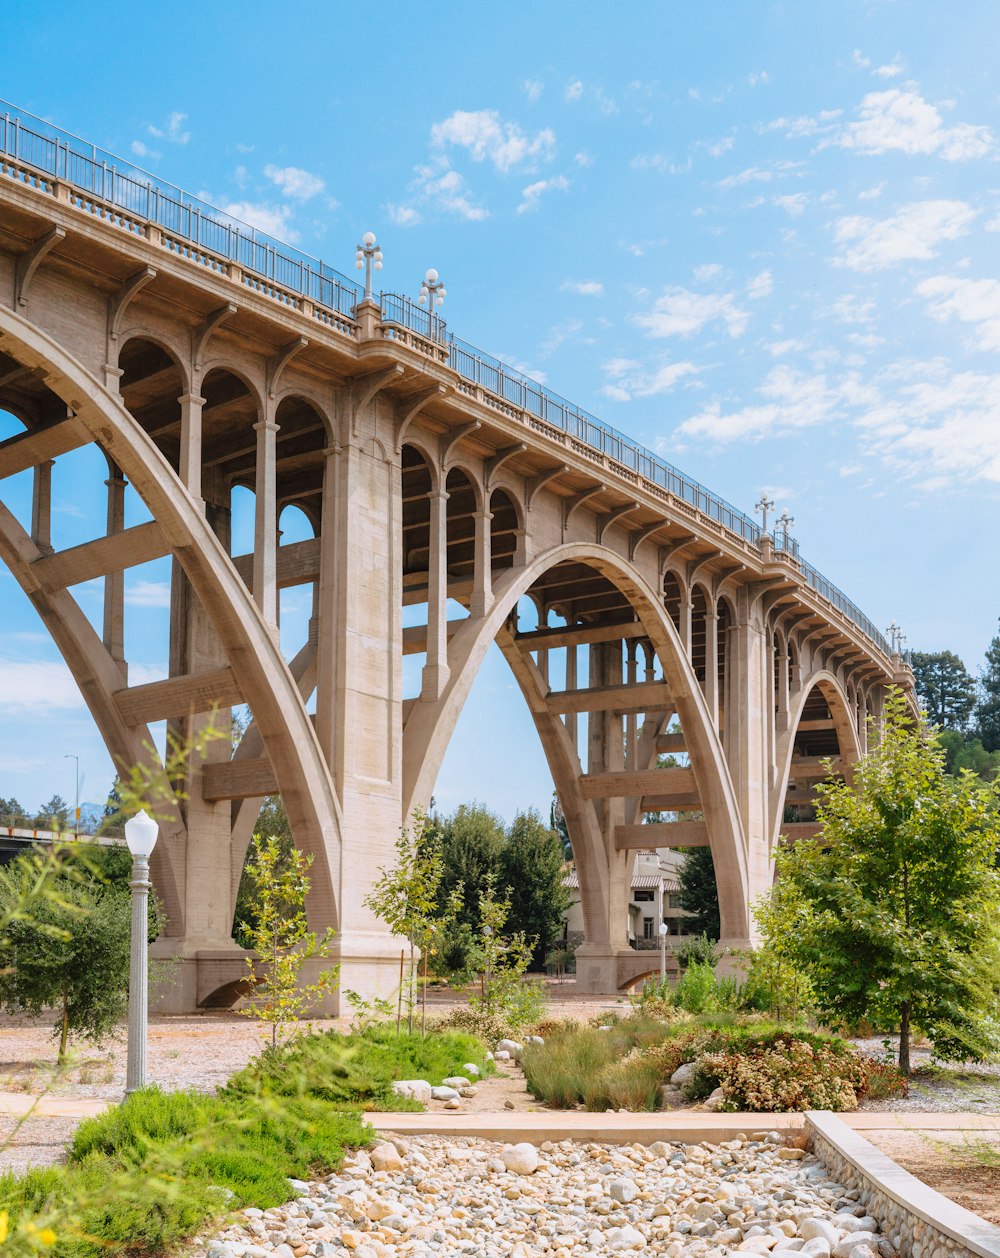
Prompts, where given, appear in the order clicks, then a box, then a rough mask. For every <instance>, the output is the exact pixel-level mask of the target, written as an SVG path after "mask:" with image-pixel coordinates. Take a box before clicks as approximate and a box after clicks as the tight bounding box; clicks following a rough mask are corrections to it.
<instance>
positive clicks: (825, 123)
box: [760, 109, 843, 140]
mask: <svg viewBox="0 0 1000 1258" xmlns="http://www.w3.org/2000/svg"><path fill="white" fill-rule="evenodd" d="M842 112H843V111H842V110H840V109H821V110H820V112H819V113H818V114H817V115H816V117H815V118H810V117H809V115H808V114H800V115H799V117H798V118H784V117H782V118H775V119H774V120H773V121H772V122H767V123H765V124H764V125H763V126H762V127H761V128H760V130H762V131H784V133H785V139H786V140H800V139H803V138H808V137H810V136H814V135H826V134H829V133H830V132H831V131H833V130H835V124H836V121H837V119H838V118H839V117H840V115H841V113H842Z"/></svg>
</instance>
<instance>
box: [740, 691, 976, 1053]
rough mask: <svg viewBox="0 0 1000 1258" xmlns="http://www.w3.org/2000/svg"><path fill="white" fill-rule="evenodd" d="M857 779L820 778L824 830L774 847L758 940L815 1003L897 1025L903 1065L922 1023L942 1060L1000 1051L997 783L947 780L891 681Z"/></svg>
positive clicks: (848, 1017) (926, 734)
mask: <svg viewBox="0 0 1000 1258" xmlns="http://www.w3.org/2000/svg"><path fill="white" fill-rule="evenodd" d="M873 739H874V742H875V746H874V748H873V750H872V751H870V752H869V753H868V754H867V755H866V756H864V757H863V758H862V759H861V760H860V761H859V762H858V763H857V765H856V766H855V768H854V774H853V780H852V782H851V783H850V784H848V783H847V782H845V781H833V782H829V783H825V784H824V785H823V786H821V787H820V788H819V791H820V795H821V799H820V802H819V804H818V809H817V811H818V814H819V820H820V823H821V826H822V830H821V832H820V835H819V836H818V837H817V838H816V839H815V840H809V841H806V840H800V841H799V842H798V843H796V845H795V846H794V847H793V848H790V849H788V850H786V851H784V852H782V853H780V854H779V856H778V872H779V877H778V881H777V884H776V886H775V890H774V893H773V901H772V910H773V911H772V912H771V914H770V920H769V921H765V922H764V926H765V930H766V936H765V937H766V939H767V941H768V943H770V944H772V945H775V946H778V947H780V948H781V950H782V956H783V957H784V958H786V959H787V960H789V961H791V962H792V963H793V964H796V965H799V966H801V967H803V968H804V969H805V970H806V972H807V974H808V977H809V978H810V980H811V983H812V988H813V992H814V996H815V999H816V1004H817V1007H818V1009H819V1011H820V1013H821V1014H822V1015H824V1016H825V1017H828V1018H831V1019H834V1020H837V1021H840V1020H843V1021H845V1022H847V1023H848V1024H849V1025H856V1024H857V1023H858V1022H859V1021H860V1020H861V1019H862V1018H867V1019H869V1020H870V1021H873V1022H875V1023H876V1024H877V1025H882V1026H898V1027H899V1031H900V1041H899V1067H900V1070H901V1071H903V1072H904V1073H909V1069H910V1031H911V1028H913V1027H919V1028H920V1029H921V1030H922V1031H924V1032H925V1033H926V1035H927V1036H928V1038H929V1039H930V1040H931V1042H932V1043H933V1045H934V1050H935V1052H936V1053H937V1054H938V1055H940V1056H946V1057H951V1058H953V1059H962V1060H968V1059H971V1058H977V1059H978V1058H982V1057H984V1056H986V1055H988V1054H989V1053H991V1052H992V1051H994V1050H995V1049H996V1048H997V1047H998V1036H997V1024H996V1021H995V1017H996V1008H997V999H998V975H1000V968H998V967H1000V926H998V923H1000V871H998V870H997V869H996V868H995V866H994V855H995V852H996V850H997V845H998V842H1000V827H998V821H997V796H998V792H997V788H996V787H995V786H994V785H987V784H986V783H983V782H982V781H980V780H979V779H978V778H976V777H974V776H973V775H972V774H971V773H963V774H961V775H960V776H958V777H952V776H950V775H949V774H948V773H947V772H946V771H945V753H944V750H943V749H942V747H941V746H940V745H939V743H938V742H937V741H936V739H935V738H934V737H933V734H932V733H931V732H930V731H929V730H928V729H927V727H926V725H924V724H916V723H915V722H914V721H913V719H912V716H911V714H910V712H909V710H908V707H907V703H906V700H905V698H904V696H903V694H902V692H901V691H899V690H895V689H894V690H891V691H890V693H889V697H888V700H887V703H886V711H885V718H884V722H883V725H882V728H881V730H878V731H876V730H875V729H874V727H873Z"/></svg>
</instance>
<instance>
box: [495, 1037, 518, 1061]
mask: <svg viewBox="0 0 1000 1258" xmlns="http://www.w3.org/2000/svg"><path fill="white" fill-rule="evenodd" d="M523 1052H524V1045H523V1044H519V1043H518V1042H517V1040H501V1041H500V1043H499V1044H498V1045H497V1054H498V1055H499V1054H500V1053H510V1055H511V1057H512V1058H513V1059H514V1061H518V1060H519V1058H520V1056H521V1054H522V1053H523Z"/></svg>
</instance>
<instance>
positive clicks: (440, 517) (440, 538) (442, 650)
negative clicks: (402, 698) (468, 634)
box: [420, 489, 449, 702]
mask: <svg viewBox="0 0 1000 1258" xmlns="http://www.w3.org/2000/svg"><path fill="white" fill-rule="evenodd" d="M428 497H429V498H430V504H431V520H430V554H429V555H428V557H427V662H426V663H425V664H424V671H423V678H422V686H421V692H420V697H421V699H426V700H428V701H429V702H433V701H434V700H435V699H439V698H440V697H441V695H442V694H443V693H444V688H445V686H446V685H447V684H448V676H449V672H448V494H447V493H446V492H445V490H443V489H437V490H431V492H430V494H429V495H428Z"/></svg>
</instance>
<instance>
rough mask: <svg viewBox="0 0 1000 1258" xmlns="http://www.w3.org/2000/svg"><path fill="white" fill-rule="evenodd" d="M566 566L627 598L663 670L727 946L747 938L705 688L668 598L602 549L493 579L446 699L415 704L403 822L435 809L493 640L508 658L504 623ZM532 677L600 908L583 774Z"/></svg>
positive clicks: (457, 648) (732, 815)
mask: <svg viewBox="0 0 1000 1258" xmlns="http://www.w3.org/2000/svg"><path fill="white" fill-rule="evenodd" d="M566 562H574V563H580V564H585V565H587V566H589V567H591V568H593V569H594V570H595V571H596V572H598V573H600V574H601V575H603V576H604V577H606V578H607V580H608V581H610V582H611V583H612V584H613V585H614V586H615V587H616V588H617V589H618V590H619V591H620V592H621V593H622V594H623V595H624V596H625V597H626V599H627V601H628V603H629V606H630V607H631V608H632V610H633V611H634V613H635V614H636V615H637V616H638V618H639V621H640V623H641V624H642V627H643V632H644V633H645V635H646V636H647V637H648V638H649V639H650V641H651V643H652V646H653V649H654V651H655V652H656V654H657V656H658V658H659V660H660V662H661V664H662V667H663V670H664V677H665V680H666V682H667V685H668V687H669V689H670V694H671V698H672V699H673V702H674V704H675V706H676V709H677V714H678V716H679V718H680V721H681V726H682V728H683V730H684V732H685V735H686V737H687V740H688V750H689V755H690V760H691V767H692V770H693V772H694V776H695V783H696V785H697V788H698V793H699V796H700V799H701V805H702V810H703V813H704V816H705V820H706V823H707V827H708V832H709V835H710V840H711V845H712V854H713V857H714V860H715V867H716V871H717V881H718V885H719V900H720V908H721V911H722V915H723V922H724V933H725V934H726V935H727V936H729V937H737V938H745V937H747V936H748V933H749V929H750V921H749V910H748V907H747V898H748V870H747V857H746V847H745V841H744V837H743V830H742V825H741V822H740V817H739V810H738V806H737V802H736V795H735V791H734V789H733V785H732V781H731V778H730V775H729V769H728V766H727V764H726V761H725V757H724V755H723V752H722V747H721V744H720V741H719V736H718V731H717V729H716V728H715V724H714V722H713V720H712V718H711V714H710V713H709V711H708V707H707V704H706V702H705V697H704V694H703V692H702V688H701V686H700V685H699V683H698V681H697V679H696V678H695V676H694V673H693V670H692V668H691V665H690V663H689V661H688V659H687V656H686V654H685V652H684V650H683V647H682V645H681V641H680V638H679V636H678V633H677V630H676V628H675V627H674V624H673V621H672V620H671V618H670V616H669V614H668V613H667V611H666V609H665V608H664V606H663V600H662V597H660V596H658V594H657V591H656V590H654V589H653V588H652V587H651V586H650V585H649V584H648V582H647V581H646V580H645V578H643V577H642V576H641V575H640V574H639V573H638V572H637V571H636V569H635V568H634V567H632V566H631V565H630V564H629V563H628V562H627V561H626V560H625V559H623V558H622V557H621V556H620V555H619V554H617V553H616V552H615V551H612V550H610V549H608V548H607V547H604V546H600V545H598V544H596V543H583V542H574V543H567V544H564V545H560V546H556V547H553V548H552V549H551V550H549V551H547V552H546V553H544V554H542V555H539V556H537V557H536V558H534V559H533V560H532V561H531V562H530V563H528V564H526V565H522V566H519V567H516V568H509V569H506V570H505V571H503V572H502V573H501V574H499V575H497V574H494V578H495V579H494V588H493V594H494V601H493V603H492V605H491V607H490V609H489V611H488V612H487V613H486V615H484V616H481V617H469V618H467V619H466V620H465V621H463V622H462V624H461V625H460V626H459V628H458V629H457V631H456V633H455V635H454V637H453V638H452V639H451V642H450V645H449V668H450V675H449V679H448V682H447V685H446V686H445V689H444V692H443V694H442V695H441V698H440V699H438V700H437V701H435V702H433V703H431V702H424V701H418V702H417V703H416V704H415V706H414V709H413V711H412V712H411V714H410V716H409V719H408V721H407V724H406V731H405V736H404V757H403V807H404V816H408V815H409V814H410V813H411V812H412V810H413V809H414V808H416V807H420V806H426V804H427V802H428V801H429V799H430V797H431V793H432V791H433V787H434V783H435V780H436V778H437V775H438V771H439V769H440V767H441V764H442V761H443V759H444V755H445V752H446V751H447V748H448V743H449V742H450V740H451V736H452V734H453V732H454V729H455V725H456V722H457V721H458V717H459V715H460V713H461V710H462V707H463V706H464V704H465V701H466V699H467V697H468V695H469V691H470V690H471V688H472V684H473V682H474V680H475V678H476V675H477V673H478V671H479V668H480V666H481V665H482V662H483V660H484V658H485V656H486V652H487V650H488V649H489V647H490V645H491V644H492V643H493V642H495V641H496V642H498V643H499V645H500V646H501V649H502V650H503V649H504V647H505V646H508V647H509V645H510V644H511V643H512V641H513V639H512V637H511V634H510V631H509V625H508V622H509V619H510V617H511V615H512V613H513V612H514V609H515V608H516V606H517V603H518V600H519V599H520V598H521V597H522V596H524V595H528V594H530V591H531V586H532V584H533V583H534V582H535V581H536V580H537V579H538V578H539V577H541V576H543V575H544V574H545V573H546V572H548V571H549V570H550V569H551V568H553V567H555V566H556V565H557V564H560V563H566ZM505 639H506V641H505ZM504 653H505V655H506V656H507V658H508V662H510V663H512V665H515V661H516V659H517V655H516V654H514V653H512V652H511V651H510V650H509V649H508V650H505V651H504ZM536 672H537V670H530V669H527V668H526V667H525V668H523V669H521V668H519V667H517V666H516V665H515V675H518V674H520V675H518V681H519V683H520V685H521V690H522V693H523V694H524V696H525V699H526V700H527V702H528V704H529V707H530V708H531V710H532V713H533V715H534V716H535V718H536V726H538V728H539V734H540V736H541V739H542V744H543V747H544V748H545V752H546V757H547V759H548V762H549V767H550V769H551V771H552V774H553V778H554V780H555V782H556V786H557V789H558V790H559V791H560V798H561V799H562V800H563V806H564V808H565V807H566V806H567V803H568V804H570V806H575V807H576V808H577V809H578V810H579V812H580V813H582V816H583V819H584V824H583V826H582V828H581V827H578V830H577V841H578V842H580V843H582V846H583V849H584V850H583V851H581V852H578V853H577V858H578V865H579V869H580V889H581V895H582V896H585V897H592V898H593V902H594V903H599V902H601V901H602V900H603V896H604V895H605V894H606V891H605V892H603V893H602V891H601V889H600V888H598V887H596V886H587V885H586V883H587V881H588V880H590V879H595V878H596V879H599V878H600V876H601V872H602V865H603V866H604V871H605V872H606V869H607V857H606V854H605V851H604V845H603V839H602V838H601V836H600V834H599V832H598V830H597V825H596V817H595V814H594V811H593V808H592V807H590V806H589V802H588V801H585V800H582V798H581V799H577V800H576V801H575V805H574V801H573V800H572V799H567V798H566V797H565V795H564V792H566V791H567V786H568V785H569V784H570V782H571V783H572V786H571V789H572V791H574V792H575V793H576V794H577V795H579V786H578V778H579V774H580V766H579V762H578V759H577V755H576V749H575V748H574V747H572V745H571V742H570V739H569V735H568V734H567V733H566V731H565V727H564V726H563V724H562V722H561V721H558V719H557V718H552V721H551V722H550V721H547V720H546V715H547V707H546V705H544V703H543V699H544V694H543V693H542V690H541V688H540V686H539V684H538V679H537V677H536V676H535V675H534V674H535V673H536ZM539 718H541V719H539ZM550 725H551V728H549V726H550ZM556 725H558V727H559V728H558V729H556V728H555V726H556ZM588 818H590V819H593V824H590V823H589V822H588V820H587V819H588Z"/></svg>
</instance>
